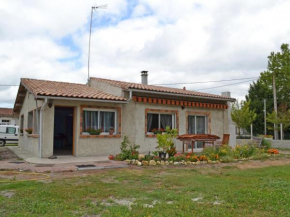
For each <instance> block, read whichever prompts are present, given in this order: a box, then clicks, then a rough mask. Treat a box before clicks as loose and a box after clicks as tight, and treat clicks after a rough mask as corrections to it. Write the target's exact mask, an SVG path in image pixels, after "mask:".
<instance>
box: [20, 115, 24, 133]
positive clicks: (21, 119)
mask: <svg viewBox="0 0 290 217" xmlns="http://www.w3.org/2000/svg"><path fill="white" fill-rule="evenodd" d="M23 127H24V115H21V117H20V130H22V131H23Z"/></svg>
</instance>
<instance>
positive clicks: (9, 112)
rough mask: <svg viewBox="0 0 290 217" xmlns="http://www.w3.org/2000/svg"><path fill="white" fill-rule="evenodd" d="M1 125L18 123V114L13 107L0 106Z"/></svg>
mask: <svg viewBox="0 0 290 217" xmlns="http://www.w3.org/2000/svg"><path fill="white" fill-rule="evenodd" d="M0 125H18V115H16V114H15V113H14V112H13V109H12V108H0Z"/></svg>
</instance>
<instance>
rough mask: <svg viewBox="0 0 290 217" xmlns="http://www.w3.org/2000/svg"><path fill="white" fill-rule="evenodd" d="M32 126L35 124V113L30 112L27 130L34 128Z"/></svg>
mask: <svg viewBox="0 0 290 217" xmlns="http://www.w3.org/2000/svg"><path fill="white" fill-rule="evenodd" d="M32 124H33V111H31V112H28V122H27V128H28V129H30V128H32V127H33V126H32Z"/></svg>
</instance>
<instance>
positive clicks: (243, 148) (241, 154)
mask: <svg viewBox="0 0 290 217" xmlns="http://www.w3.org/2000/svg"><path fill="white" fill-rule="evenodd" d="M255 151H256V147H255V146H254V145H237V146H236V147H235V148H234V158H236V159H239V158H248V157H250V156H252V155H254V153H255Z"/></svg>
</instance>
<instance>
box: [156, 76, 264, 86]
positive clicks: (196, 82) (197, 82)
mask: <svg viewBox="0 0 290 217" xmlns="http://www.w3.org/2000/svg"><path fill="white" fill-rule="evenodd" d="M257 78H259V77H249V78H236V79H228V80H215V81H195V82H185V83H171V84H153V85H177V84H200V83H213V82H223V81H238V80H246V79H257Z"/></svg>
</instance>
